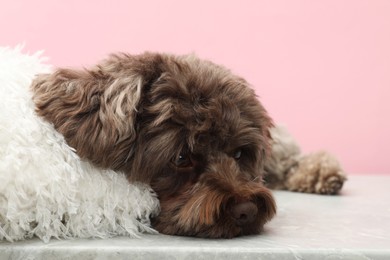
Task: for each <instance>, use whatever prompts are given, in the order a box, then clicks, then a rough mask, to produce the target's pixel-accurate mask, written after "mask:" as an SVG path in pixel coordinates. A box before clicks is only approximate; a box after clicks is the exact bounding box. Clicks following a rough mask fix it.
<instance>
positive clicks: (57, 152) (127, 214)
mask: <svg viewBox="0 0 390 260" xmlns="http://www.w3.org/2000/svg"><path fill="white" fill-rule="evenodd" d="M21 49H22V48H21V47H16V48H15V49H10V48H2V47H0V239H7V240H9V241H15V240H21V239H26V238H31V237H32V236H34V235H35V236H38V237H39V238H41V239H42V240H43V241H45V242H47V241H49V239H50V238H52V237H55V238H72V237H82V238H89V237H101V238H105V237H112V236H116V235H125V236H131V237H133V236H137V234H139V233H140V232H149V233H153V232H156V231H154V230H153V229H152V228H151V227H150V217H151V216H154V215H157V214H158V212H159V203H158V200H157V198H156V195H155V194H154V193H153V191H152V190H151V189H150V187H149V186H147V185H144V184H141V183H137V184H129V183H128V182H127V180H126V178H125V176H124V175H123V174H122V173H116V172H113V171H111V170H102V169H98V168H96V167H94V166H93V165H91V164H89V163H88V162H85V161H82V160H80V158H79V157H78V156H77V155H76V154H75V153H74V151H73V150H72V148H71V147H69V146H68V145H67V144H66V142H65V140H64V138H63V137H62V135H60V134H59V133H57V132H56V131H55V130H54V128H53V126H52V125H51V124H49V123H47V122H45V121H43V120H42V119H41V118H39V117H38V116H36V115H35V113H34V105H33V103H32V101H31V93H30V91H29V86H30V84H31V81H32V79H33V78H34V75H36V74H37V73H43V72H48V71H50V67H49V66H47V65H44V64H42V62H43V61H44V60H43V59H42V58H41V53H40V52H38V53H35V54H33V55H24V54H22V53H21Z"/></svg>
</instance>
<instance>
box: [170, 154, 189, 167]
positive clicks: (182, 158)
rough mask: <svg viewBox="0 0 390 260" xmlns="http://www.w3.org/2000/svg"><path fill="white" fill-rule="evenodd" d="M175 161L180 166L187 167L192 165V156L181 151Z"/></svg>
mask: <svg viewBox="0 0 390 260" xmlns="http://www.w3.org/2000/svg"><path fill="white" fill-rule="evenodd" d="M173 163H174V164H175V166H176V167H178V168H187V167H191V166H192V161H191V158H190V156H189V155H188V154H185V153H181V154H179V156H178V157H177V158H175V159H174V160H173Z"/></svg>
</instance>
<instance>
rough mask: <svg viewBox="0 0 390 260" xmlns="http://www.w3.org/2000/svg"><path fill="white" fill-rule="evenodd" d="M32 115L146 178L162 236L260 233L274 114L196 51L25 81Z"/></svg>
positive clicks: (81, 149)
mask: <svg viewBox="0 0 390 260" xmlns="http://www.w3.org/2000/svg"><path fill="white" fill-rule="evenodd" d="M32 90H33V93H34V96H33V100H34V102H35V104H36V108H37V109H36V111H37V113H38V114H39V115H40V116H42V117H43V118H45V119H46V120H48V121H50V122H52V123H53V124H54V127H55V128H56V129H57V130H58V131H59V132H60V133H62V134H63V135H64V137H65V139H66V141H67V142H68V144H69V145H71V146H72V147H73V148H75V150H76V152H77V153H78V155H79V156H80V157H81V158H84V159H87V160H90V161H92V162H93V163H94V164H96V165H98V166H100V167H104V168H112V169H114V170H119V171H124V172H125V173H126V174H127V175H128V179H129V180H130V181H142V182H146V183H149V184H150V185H151V186H152V188H153V189H154V190H155V191H156V192H157V194H158V196H159V199H160V203H161V214H160V215H159V216H158V217H157V218H156V219H154V227H155V228H156V229H157V230H159V231H161V232H162V233H166V234H178V235H191V236H201V237H234V236H238V235H245V234H253V233H258V232H260V230H261V229H262V226H263V225H264V223H266V222H267V221H268V220H270V219H271V218H272V217H273V215H274V214H275V201H274V199H273V197H272V195H271V193H270V191H269V190H268V189H267V188H265V187H264V185H263V182H262V169H263V165H264V162H265V159H266V155H267V153H269V150H270V140H269V133H268V131H269V128H270V127H271V126H272V123H271V119H270V118H269V116H268V115H267V113H266V111H265V109H264V108H263V107H262V105H261V104H260V103H259V101H258V100H257V98H256V96H255V94H254V91H253V90H252V89H251V88H250V87H249V86H248V83H247V82H246V81H245V80H243V79H242V78H239V77H237V76H235V75H233V74H232V73H230V71H229V70H227V69H225V68H223V67H221V66H217V65H215V64H213V63H211V62H207V61H202V60H199V59H198V58H196V57H194V56H173V55H166V54H156V53H145V54H142V55H137V56H130V55H126V54H119V55H113V56H111V57H110V58H109V59H108V60H106V61H103V62H102V63H101V64H99V65H97V66H95V67H93V68H92V69H89V70H71V69H58V70H57V71H55V72H54V73H53V74H48V75H40V76H38V78H37V79H36V80H35V81H34V83H33V85H32Z"/></svg>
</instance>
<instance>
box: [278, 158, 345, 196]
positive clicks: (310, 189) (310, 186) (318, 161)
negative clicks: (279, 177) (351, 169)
mask: <svg viewBox="0 0 390 260" xmlns="http://www.w3.org/2000/svg"><path fill="white" fill-rule="evenodd" d="M345 180H346V177H345V175H344V172H343V170H342V168H341V166H340V163H339V162H338V161H337V160H336V158H334V157H333V156H332V155H330V154H329V153H327V152H317V153H312V154H308V155H305V156H302V157H301V158H300V159H299V161H298V163H297V164H296V165H295V166H294V167H291V168H290V169H289V171H288V172H287V174H286V179H285V181H284V186H285V188H286V189H287V190H291V191H298V192H307V193H317V194H337V193H338V192H339V191H340V190H341V188H342V187H343V184H344V181H345Z"/></svg>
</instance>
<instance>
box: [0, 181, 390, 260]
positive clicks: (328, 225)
mask: <svg viewBox="0 0 390 260" xmlns="http://www.w3.org/2000/svg"><path fill="white" fill-rule="evenodd" d="M274 195H275V198H276V201H277V204H278V213H277V216H276V217H275V218H274V219H273V220H272V221H271V222H270V223H268V224H267V225H266V228H265V231H264V233H263V234H261V235H257V236H246V237H238V238H234V239H228V240H226V239H199V238H190V237H175V236H166V235H143V236H142V237H141V238H139V239H135V238H127V237H116V238H111V239H105V240H102V239H89V240H86V239H75V240H51V241H50V243H47V244H45V243H43V242H41V241H40V240H38V239H32V240H27V241H20V242H15V243H9V242H5V241H2V242H0V260H2V259H72V260H78V259H83V260H89V259H235V260H236V259H327V260H331V259H351V260H352V259H354V260H355V259H357V260H360V259H364V260H367V259H390V176H385V175H382V176H381V175H350V176H349V180H348V181H347V183H346V184H345V187H344V189H343V191H342V193H341V195H340V196H320V195H310V194H300V193H292V192H286V191H274Z"/></svg>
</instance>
